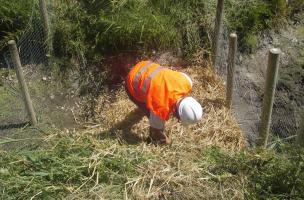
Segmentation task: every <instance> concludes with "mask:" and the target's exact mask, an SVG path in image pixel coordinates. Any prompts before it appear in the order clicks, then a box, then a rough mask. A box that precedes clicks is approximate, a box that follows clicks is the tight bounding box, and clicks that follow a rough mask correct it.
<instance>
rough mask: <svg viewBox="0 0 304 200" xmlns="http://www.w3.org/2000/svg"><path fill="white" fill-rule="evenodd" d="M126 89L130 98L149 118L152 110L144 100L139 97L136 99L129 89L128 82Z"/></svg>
mask: <svg viewBox="0 0 304 200" xmlns="http://www.w3.org/2000/svg"><path fill="white" fill-rule="evenodd" d="M125 90H126V92H127V95H128V97H129V99H130V100H131V101H132V102H133V103H135V105H136V106H137V107H138V108H139V109H140V110H141V111H142V112H144V114H145V115H146V116H147V117H148V118H149V116H150V111H149V110H148V109H147V107H146V104H145V103H144V102H140V101H138V100H137V99H135V98H134V97H133V96H132V94H131V93H130V91H129V90H128V87H127V85H126V83H125Z"/></svg>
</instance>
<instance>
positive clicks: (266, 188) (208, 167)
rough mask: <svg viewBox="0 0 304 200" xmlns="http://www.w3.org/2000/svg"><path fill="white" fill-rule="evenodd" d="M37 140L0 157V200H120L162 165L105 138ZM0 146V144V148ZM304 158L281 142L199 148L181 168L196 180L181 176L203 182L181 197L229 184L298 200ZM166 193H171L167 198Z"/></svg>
mask: <svg viewBox="0 0 304 200" xmlns="http://www.w3.org/2000/svg"><path fill="white" fill-rule="evenodd" d="M40 141H41V142H40V145H39V146H38V147H35V148H32V149H30V150H14V151H1V152H0V180H1V181H0V187H1V191H2V192H1V194H0V197H1V199H20V198H21V199H24V198H31V197H33V196H35V195H36V196H35V197H36V198H40V199H44V198H46V199H50V198H51V199H58V198H68V197H69V198H94V197H98V196H97V195H99V197H103V198H105V199H123V197H124V195H125V193H127V194H128V195H129V197H132V195H135V193H133V192H134V191H133V192H132V190H128V189H126V184H127V183H128V182H129V181H131V180H133V181H135V180H141V179H142V177H141V176H140V171H141V170H142V169H145V168H146V167H147V165H153V163H158V160H161V158H160V157H158V156H161V154H157V155H155V156H151V155H150V154H149V153H147V152H145V150H144V151H143V150H142V148H136V146H132V145H121V144H118V142H117V141H116V140H113V139H110V138H104V139H99V138H98V137H93V136H85V135H77V134H76V133H71V134H64V135H60V134H59V135H52V136H51V137H46V138H45V139H44V140H40ZM42 141H44V142H42ZM3 142H5V141H3V140H0V144H1V143H3ZM6 142H9V141H6ZM303 153H304V152H303V149H297V148H295V147H294V146H290V145H284V144H283V143H278V144H277V145H276V150H266V151H260V150H250V151H244V152H241V153H235V154H231V153H228V152H225V151H224V150H222V149H220V148H218V147H210V148H207V149H201V151H200V155H201V156H200V157H199V158H198V159H195V160H193V161H192V162H194V163H187V165H186V166H188V165H191V166H195V165H197V166H199V169H200V172H201V175H200V176H199V177H196V176H195V172H188V171H184V172H183V173H185V175H187V173H190V174H191V173H193V175H192V176H193V179H192V182H193V183H195V182H197V181H199V178H204V180H205V181H203V182H202V187H199V186H197V185H196V186H194V187H195V188H196V190H197V191H191V189H190V188H189V190H184V192H183V194H182V196H184V197H186V196H188V197H189V198H191V197H193V198H195V195H202V194H204V192H206V194H205V195H207V193H208V192H207V191H204V190H205V189H206V188H209V187H211V188H213V190H214V191H213V192H215V193H216V192H220V189H218V190H217V189H215V188H217V187H218V188H220V187H231V186H227V184H229V183H230V184H231V183H232V182H234V184H235V183H240V185H243V186H242V187H240V186H235V187H234V188H233V190H234V191H235V190H236V191H235V194H238V196H237V198H241V197H242V196H243V197H244V198H245V199H302V198H304V196H303V192H302V189H303V187H304V165H303V163H304V154H303ZM172 164H173V163H172ZM168 167H169V166H168ZM180 167H181V166H180ZM169 169H171V170H173V172H171V173H173V175H172V178H173V176H174V174H176V173H180V172H177V171H175V170H178V169H175V166H174V165H172V166H171V167H170V168H169ZM206 172H208V173H206ZM146 173H150V172H149V171H147V172H146ZM152 173H154V172H152ZM155 173H156V172H155ZM162 173H166V172H162ZM141 175H143V174H141ZM176 175H177V174H176ZM159 176H162V175H157V176H155V177H153V179H155V180H154V181H155V183H154V184H161V182H162V181H161V180H162V177H159ZM164 176H165V175H164ZM163 178H164V177H163ZM144 181H145V183H141V184H144V185H145V186H146V187H149V184H151V182H150V179H148V180H144ZM131 182H132V181H131ZM129 183H130V182H129ZM97 184H99V185H98V187H97ZM167 184H169V185H167V186H166V187H163V188H160V189H161V191H162V192H163V194H164V195H165V196H166V197H167V198H169V199H170V198H172V199H177V198H178V196H176V194H178V193H179V191H178V190H177V188H178V187H179V186H178V187H177V186H176V185H175V182H174V181H169V182H168V183H167ZM221 185H222V186H221ZM232 185H233V184H232ZM141 187H144V186H141ZM184 187H187V186H186V185H184ZM166 188H167V189H170V190H171V193H166ZM204 188H205V189H204ZM230 189H232V188H230ZM175 190H176V191H175ZM92 191H93V192H92ZM215 196H218V197H220V194H218V195H215V194H213V197H215ZM197 197H198V196H197ZM205 197H206V196H205ZM225 198H228V197H225Z"/></svg>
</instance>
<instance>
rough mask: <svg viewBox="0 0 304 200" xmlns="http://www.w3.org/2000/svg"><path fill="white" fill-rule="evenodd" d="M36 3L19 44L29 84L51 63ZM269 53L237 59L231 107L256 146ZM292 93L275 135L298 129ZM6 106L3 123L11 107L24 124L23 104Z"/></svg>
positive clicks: (11, 86) (279, 108) (9, 86)
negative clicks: (34, 70)
mask: <svg viewBox="0 0 304 200" xmlns="http://www.w3.org/2000/svg"><path fill="white" fill-rule="evenodd" d="M33 2H34V3H33V7H32V12H31V16H30V19H29V22H28V25H27V27H26V29H25V31H24V34H23V35H22V36H21V37H20V39H19V40H18V41H17V47H18V49H19V54H20V59H21V63H22V66H23V67H24V71H25V78H26V80H27V82H28V81H29V80H31V79H33V78H35V76H34V75H33V74H32V72H33V70H32V69H33V68H35V67H36V66H38V65H42V66H45V65H47V64H48V57H47V56H46V54H47V44H46V42H45V41H46V36H45V34H44V28H43V22H42V20H41V17H40V12H39V4H38V2H37V1H33ZM47 2H48V12H49V18H50V20H51V21H52V22H53V23H55V21H56V16H55V15H54V12H53V10H52V9H53V6H52V5H53V3H54V2H53V0H50V1H47ZM53 23H51V24H53ZM221 35H222V36H221V40H220V42H219V47H220V48H219V56H218V62H217V64H216V65H215V69H216V72H217V73H218V74H219V75H220V76H221V77H222V79H223V81H224V82H226V76H227V63H228V62H227V60H228V41H229V32H228V29H227V27H226V26H224V27H223V31H222V34H221ZM267 53H268V52H266V51H265V52H264V53H263V54H262V55H257V57H255V58H250V56H248V57H242V56H241V55H240V54H239V53H238V56H237V63H236V74H235V84H234V96H233V105H232V108H233V113H234V115H235V117H236V119H237V120H238V122H239V124H240V126H241V128H242V130H243V132H244V133H245V135H246V137H247V138H248V139H249V142H250V143H254V141H255V139H256V138H257V136H258V132H259V123H260V116H261V110H262V100H263V92H264V84H265V77H266V68H267V59H268V55H267ZM79 56H80V57H81V58H80V59H79V60H81V61H82V62H83V63H82V64H83V65H86V59H85V58H84V55H79ZM3 58H4V60H5V63H6V67H7V68H8V75H7V76H5V77H2V78H1V79H3V81H2V82H3V83H4V86H5V89H6V90H9V91H10V95H13V96H15V97H16V98H17V99H19V100H20V101H21V99H20V97H21V94H20V92H19V89H18V82H17V80H16V79H15V78H12V77H13V75H14V74H15V72H14V71H11V70H10V69H13V68H14V66H13V63H12V60H11V56H10V53H9V52H8V51H7V52H5V53H4V55H3ZM280 65H281V67H282V66H283V67H284V65H285V63H284V62H281V63H280ZM281 67H280V68H281ZM27 69H28V70H27ZM280 72H281V70H280ZM281 73H282V72H281ZM291 92H293V91H283V90H278V91H276V96H275V102H274V107H273V114H272V125H271V131H272V133H274V134H276V135H280V136H283V137H287V136H290V135H294V134H295V133H296V131H297V129H298V126H299V121H298V119H299V117H298V116H299V113H300V110H299V106H296V103H295V102H294V101H293V100H290V98H289V94H290V93H291ZM32 98H33V99H34V100H33V101H41V99H38V96H35V94H33V95H32ZM6 103H7V104H5V105H0V113H1V114H0V121H5V120H4V118H9V117H8V116H5V115H4V114H3V113H5V112H4V111H3V110H1V109H7V106H11V107H12V108H11V109H12V110H14V112H13V114H14V116H12V117H15V118H16V116H17V118H18V119H20V120H21V121H22V120H25V119H26V116H25V113H26V112H25V111H24V106H23V105H22V103H21V104H18V103H14V102H6ZM12 103H13V104H12ZM6 121H7V119H6Z"/></svg>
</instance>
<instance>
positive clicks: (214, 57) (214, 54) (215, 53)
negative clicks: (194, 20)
mask: <svg viewBox="0 0 304 200" xmlns="http://www.w3.org/2000/svg"><path fill="white" fill-rule="evenodd" d="M223 7H224V0H218V1H217V7H216V19H215V27H214V33H213V41H212V55H211V58H212V63H213V66H215V64H216V61H217V56H218V43H219V39H220V33H221V25H222V13H223Z"/></svg>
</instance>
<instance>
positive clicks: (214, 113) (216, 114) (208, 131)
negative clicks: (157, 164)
mask: <svg viewBox="0 0 304 200" xmlns="http://www.w3.org/2000/svg"><path fill="white" fill-rule="evenodd" d="M173 69H174V68H173ZM175 70H179V71H182V72H185V73H187V74H188V75H190V77H191V78H192V79H193V82H194V87H193V92H192V93H193V96H194V97H195V98H196V99H197V100H198V101H199V102H201V103H202V105H203V107H204V116H203V120H202V121H201V122H200V123H198V124H196V125H192V126H189V127H183V126H181V124H180V123H178V122H177V120H176V119H174V118H173V117H171V118H170V120H169V121H168V122H166V131H167V132H169V133H170V134H171V135H172V138H173V145H172V147H171V148H174V149H175V148H179V150H181V149H184V150H185V152H188V150H187V149H189V148H190V146H192V147H198V148H201V147H202V146H206V145H218V146H221V147H224V148H226V149H229V150H235V151H238V150H240V149H242V148H243V147H244V146H245V140H244V137H243V134H242V132H241V129H240V127H239V125H238V123H237V122H236V120H235V119H234V118H233V117H232V115H231V113H230V111H229V110H227V109H226V108H225V106H224V105H225V88H224V86H223V84H222V81H221V80H220V78H219V77H218V76H217V75H216V74H215V73H214V72H213V71H212V70H211V69H210V68H209V67H205V68H202V67H198V66H191V67H186V68H179V69H177V68H175ZM148 130H149V123H148V119H147V118H146V117H143V113H141V111H140V110H138V109H137V108H136V106H135V105H134V104H133V103H132V102H131V101H130V100H129V99H128V97H127V94H126V93H125V91H124V87H123V86H121V87H120V89H118V90H116V91H112V92H109V93H107V94H103V95H101V96H100V97H99V99H98V100H97V103H96V107H95V116H94V119H92V123H90V125H88V126H87V129H86V132H89V133H92V134H100V136H101V137H102V136H103V135H106V134H107V133H109V132H111V133H112V134H111V135H113V136H116V137H118V138H119V139H120V141H121V142H122V143H124V142H126V143H131V144H132V143H133V144H134V143H140V142H144V141H145V139H146V137H147V135H148V132H149V131H148Z"/></svg>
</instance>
